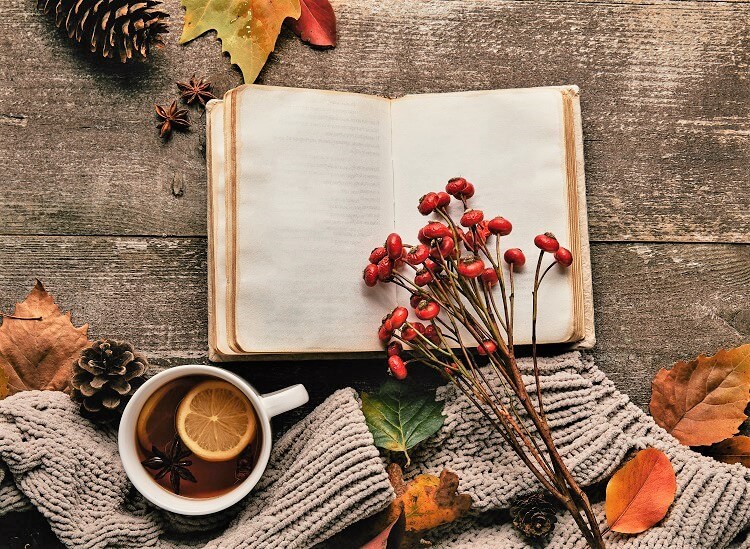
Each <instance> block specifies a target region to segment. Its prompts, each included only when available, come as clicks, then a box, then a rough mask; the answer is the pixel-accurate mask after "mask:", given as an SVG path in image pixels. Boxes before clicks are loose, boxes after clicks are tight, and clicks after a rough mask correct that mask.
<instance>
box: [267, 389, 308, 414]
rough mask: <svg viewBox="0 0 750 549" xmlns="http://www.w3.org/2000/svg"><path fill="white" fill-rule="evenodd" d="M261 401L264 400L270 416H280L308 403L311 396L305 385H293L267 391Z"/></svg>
mask: <svg viewBox="0 0 750 549" xmlns="http://www.w3.org/2000/svg"><path fill="white" fill-rule="evenodd" d="M260 398H261V401H262V402H263V409H264V410H265V411H266V413H267V414H268V417H269V418H271V417H274V416H278V415H279V414H283V413H284V412H288V411H289V410H293V409H294V408H297V407H299V406H302V405H303V404H306V403H307V401H308V400H310V397H309V396H308V394H307V389H305V386H304V385H300V384H297V385H292V386H291V387H287V388H286V389H280V390H278V391H274V392H273V393H266V394H265V395H260Z"/></svg>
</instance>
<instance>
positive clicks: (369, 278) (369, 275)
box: [362, 263, 378, 287]
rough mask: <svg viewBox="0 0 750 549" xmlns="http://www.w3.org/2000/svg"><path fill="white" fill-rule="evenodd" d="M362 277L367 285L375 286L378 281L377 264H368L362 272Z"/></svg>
mask: <svg viewBox="0 0 750 549" xmlns="http://www.w3.org/2000/svg"><path fill="white" fill-rule="evenodd" d="M362 279H363V280H364V281H365V284H367V285H368V286H370V287H373V286H375V285H376V284H377V283H378V266H377V265H373V264H372V263H370V264H368V265H367V267H365V270H364V272H363V273H362Z"/></svg>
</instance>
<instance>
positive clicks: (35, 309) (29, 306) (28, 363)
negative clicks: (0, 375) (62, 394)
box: [0, 280, 90, 395]
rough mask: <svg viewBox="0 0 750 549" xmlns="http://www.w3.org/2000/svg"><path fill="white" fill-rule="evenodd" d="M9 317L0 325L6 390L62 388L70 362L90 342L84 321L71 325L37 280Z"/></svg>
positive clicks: (2, 364)
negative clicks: (6, 383) (11, 316)
mask: <svg viewBox="0 0 750 549" xmlns="http://www.w3.org/2000/svg"><path fill="white" fill-rule="evenodd" d="M13 316H17V317H24V318H33V317H41V318H42V319H41V320H18V319H14V318H8V317H5V318H4V320H3V324H2V326H0V368H2V369H3V371H4V372H5V374H6V375H7V377H8V388H9V393H10V394H11V395H12V394H15V393H18V392H20V391H29V390H34V389H41V390H49V391H64V390H65V389H67V387H68V382H69V380H70V372H71V366H72V364H73V361H74V360H75V359H77V358H78V355H79V354H80V353H81V350H82V349H84V348H86V347H87V346H88V345H89V344H90V341H89V340H88V337H87V336H86V332H87V331H88V324H84V325H83V326H81V327H80V328H76V327H75V326H73V323H72V322H71V320H70V313H69V312H68V313H66V314H63V313H62V312H61V311H60V308H59V307H58V306H57V304H56V303H55V301H54V299H52V296H51V295H49V294H48V293H47V290H45V289H44V286H42V283H41V282H39V281H38V280H37V281H36V285H35V286H34V289H33V290H31V292H30V293H29V295H28V296H27V297H26V299H25V300H24V301H23V302H22V303H17V304H16V308H15V311H14V312H13Z"/></svg>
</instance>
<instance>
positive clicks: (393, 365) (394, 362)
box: [388, 355, 406, 380]
mask: <svg viewBox="0 0 750 549" xmlns="http://www.w3.org/2000/svg"><path fill="white" fill-rule="evenodd" d="M388 369H389V370H390V371H391V373H392V374H393V377H395V378H396V379H399V380H401V379H406V364H405V363H404V361H403V360H402V359H401V357H400V356H396V355H394V356H391V357H388Z"/></svg>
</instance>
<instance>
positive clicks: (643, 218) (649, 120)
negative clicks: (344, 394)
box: [0, 0, 750, 242]
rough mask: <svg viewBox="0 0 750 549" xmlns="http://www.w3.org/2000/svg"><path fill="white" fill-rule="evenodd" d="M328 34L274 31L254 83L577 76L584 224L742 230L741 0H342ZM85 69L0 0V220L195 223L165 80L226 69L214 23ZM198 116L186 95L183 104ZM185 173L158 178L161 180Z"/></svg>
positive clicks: (745, 130)
mask: <svg viewBox="0 0 750 549" xmlns="http://www.w3.org/2000/svg"><path fill="white" fill-rule="evenodd" d="M334 3H335V5H336V9H337V13H338V18H339V24H340V25H339V28H340V44H339V47H338V48H336V49H335V50H332V51H325V52H321V51H313V50H311V49H310V48H308V47H306V46H304V45H303V44H301V43H300V42H299V41H298V40H297V39H296V38H295V37H293V36H292V35H291V34H290V33H289V32H284V33H283V34H282V37H281V39H280V41H279V46H278V52H277V53H276V54H274V55H273V56H272V59H271V61H270V63H269V65H268V67H267V68H266V70H265V71H264V72H263V74H262V75H261V81H262V82H264V83H267V84H275V85H289V86H306V87H315V88H329V89H339V90H350V91H359V92H366V93H380V94H387V95H400V94H404V93H414V92H437V91H451V90H464V89H479V88H505V87H523V86H537V85H549V84H562V83H577V84H579V85H580V86H581V87H582V90H583V95H582V101H583V111H584V130H585V135H586V162H587V175H588V188H589V212H590V217H591V234H592V238H593V239H595V240H646V241H651V240H661V241H718V242H748V241H749V239H750V237H749V236H748V234H750V232H749V231H748V230H747V229H748V226H750V186H749V184H748V176H749V175H750V170H748V166H749V165H750V117H749V116H748V114H750V88H749V87H748V86H747V81H746V77H747V76H746V75H747V67H748V66H749V65H750V32H748V30H749V29H750V25H749V21H750V5H749V4H747V3H726V2H658V3H652V2H648V3H638V2H625V3H614V2H612V3H602V2H593V3H589V2H580V1H575V2H542V1H534V2H520V1H513V0H466V1H455V0H429V1H422V0H381V1H379V2H371V1H369V0H346V1H344V0H340V1H338V2H334ZM167 6H168V10H169V11H170V12H171V14H172V16H173V28H172V34H170V38H169V44H168V46H167V47H166V49H165V50H164V51H162V52H157V53H156V55H155V56H154V59H153V61H152V62H151V63H149V64H147V65H145V66H138V67H135V68H130V69H123V68H121V67H118V66H102V65H101V64H99V63H97V62H94V61H91V60H90V59H89V57H88V56H87V55H86V54H84V53H83V52H81V51H78V50H76V49H74V48H71V47H69V45H68V43H67V40H66V39H65V38H64V37H63V36H62V35H61V34H60V33H58V32H57V31H56V29H54V28H53V25H52V24H51V22H50V21H49V20H48V19H47V18H45V17H44V16H42V15H41V14H39V13H37V12H36V11H35V9H34V6H33V2H30V1H27V0H9V1H7V2H3V3H2V5H0V163H1V164H2V165H3V166H4V171H5V173H4V176H5V177H4V180H5V184H4V186H3V200H2V204H0V219H1V220H2V224H1V225H0V233H4V234H70V235H77V234H92V233H93V234H102V235H104V234H131V235H161V234H167V235H187V236H191V235H195V236H200V235H204V234H205V221H204V219H205V167H204V163H203V158H202V150H201V135H202V130H201V124H202V121H200V120H198V126H197V128H196V131H195V132H194V133H193V134H191V135H187V136H185V135H177V136H176V137H175V138H174V139H173V140H172V141H171V142H170V143H168V144H166V145H161V144H160V143H159V141H158V139H157V138H156V136H155V128H154V120H153V115H152V105H153V103H154V102H165V101H168V100H171V98H173V97H174V96H175V93H176V88H175V87H174V81H175V80H177V79H184V78H186V77H189V76H190V75H191V74H193V73H197V74H200V75H206V76H208V77H209V78H210V79H211V80H213V81H214V82H215V83H216V84H217V89H218V91H225V90H226V89H228V88H230V87H232V86H234V85H236V84H238V83H239V75H238V73H237V72H236V71H235V70H232V69H230V67H229V63H228V61H227V60H226V58H222V57H221V56H220V53H219V51H220V47H219V45H218V44H217V43H216V42H215V41H214V39H213V37H211V36H208V37H204V38H201V39H199V40H197V41H195V42H194V43H192V44H190V45H188V46H187V47H181V46H178V45H177V44H176V40H177V36H178V35H179V30H180V29H179V27H180V26H181V23H182V13H181V8H179V2H178V0H168V1H167ZM196 117H197V112H196ZM175 184H176V185H177V186H178V187H179V186H182V187H183V188H184V191H183V194H182V195H181V196H175V195H179V194H180V193H179V192H173V186H174V185H175Z"/></svg>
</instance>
